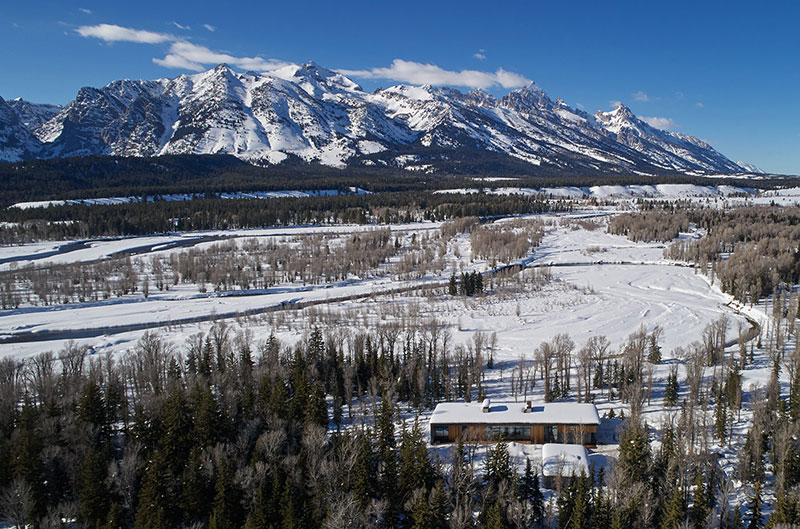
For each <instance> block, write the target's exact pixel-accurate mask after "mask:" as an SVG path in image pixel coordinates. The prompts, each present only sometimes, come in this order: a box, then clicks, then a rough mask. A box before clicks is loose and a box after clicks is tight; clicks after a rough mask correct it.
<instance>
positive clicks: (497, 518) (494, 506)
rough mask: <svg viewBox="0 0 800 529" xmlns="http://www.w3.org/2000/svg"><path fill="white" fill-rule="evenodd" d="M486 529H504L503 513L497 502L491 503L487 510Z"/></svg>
mask: <svg viewBox="0 0 800 529" xmlns="http://www.w3.org/2000/svg"><path fill="white" fill-rule="evenodd" d="M486 529H503V513H502V512H501V511H500V504H499V503H497V502H493V503H491V504H490V505H489V507H487V508H486Z"/></svg>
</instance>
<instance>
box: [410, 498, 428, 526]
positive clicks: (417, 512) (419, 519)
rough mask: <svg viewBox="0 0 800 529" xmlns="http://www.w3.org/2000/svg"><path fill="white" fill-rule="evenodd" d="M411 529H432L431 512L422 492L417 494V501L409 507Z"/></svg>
mask: <svg viewBox="0 0 800 529" xmlns="http://www.w3.org/2000/svg"><path fill="white" fill-rule="evenodd" d="M411 519H412V520H413V522H414V523H413V525H412V526H411V529H432V525H433V524H432V519H433V512H432V510H431V505H430V503H429V502H428V498H427V495H426V494H425V491H424V490H420V491H418V493H417V499H416V501H414V505H413V506H412V507H411Z"/></svg>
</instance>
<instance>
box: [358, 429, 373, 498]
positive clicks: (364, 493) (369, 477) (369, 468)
mask: <svg viewBox="0 0 800 529" xmlns="http://www.w3.org/2000/svg"><path fill="white" fill-rule="evenodd" d="M360 437H361V438H360V442H359V445H358V455H357V456H356V462H355V467H354V468H353V473H354V476H353V494H354V495H355V497H356V501H357V502H358V504H359V506H360V507H361V508H362V509H364V508H365V507H366V506H367V505H368V504H369V501H370V499H371V498H372V497H373V494H374V487H375V482H376V481H377V480H376V476H375V475H376V472H375V459H374V456H373V453H372V443H371V441H370V438H369V435H366V434H361V436H360Z"/></svg>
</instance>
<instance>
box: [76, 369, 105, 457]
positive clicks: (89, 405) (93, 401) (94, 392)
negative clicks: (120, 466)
mask: <svg viewBox="0 0 800 529" xmlns="http://www.w3.org/2000/svg"><path fill="white" fill-rule="evenodd" d="M78 418H79V419H80V420H81V421H83V422H85V423H87V424H88V425H90V426H91V427H92V428H93V429H94V430H95V432H94V435H93V442H94V443H95V445H96V446H99V444H100V443H101V442H103V441H107V440H108V423H107V421H106V406H105V402H104V401H103V392H102V391H101V389H100V386H99V385H98V384H97V383H96V382H95V381H94V380H93V379H89V381H88V382H87V383H86V384H85V385H84V386H83V391H82V392H81V398H80V404H79V406H78Z"/></svg>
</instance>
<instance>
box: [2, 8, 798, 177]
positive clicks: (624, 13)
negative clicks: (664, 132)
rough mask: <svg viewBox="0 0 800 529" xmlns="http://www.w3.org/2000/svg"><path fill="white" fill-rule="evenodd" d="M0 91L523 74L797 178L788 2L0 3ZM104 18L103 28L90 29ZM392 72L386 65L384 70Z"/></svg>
mask: <svg viewBox="0 0 800 529" xmlns="http://www.w3.org/2000/svg"><path fill="white" fill-rule="evenodd" d="M2 11H3V15H2V17H0V71H2V72H3V74H2V75H0V96H2V97H4V98H7V99H10V98H14V97H20V96H21V97H24V98H25V99H28V100H31V101H36V102H48V103H61V104H64V103H67V102H68V101H69V100H71V99H72V98H74V96H75V94H76V92H77V90H78V89H79V88H80V87H82V86H102V85H104V84H106V83H107V82H109V81H111V80H114V79H121V78H134V79H137V78H148V79H154V78H158V77H174V76H177V75H179V74H181V73H184V72H190V71H193V70H196V69H198V68H200V67H202V68H204V69H205V68H207V67H210V66H213V64H214V63H215V62H220V61H218V60H216V59H219V58H220V57H224V58H226V62H229V63H232V65H233V66H234V67H235V68H238V69H240V70H246V69H259V68H261V67H263V66H269V65H271V64H276V63H281V62H295V63H302V62H305V61H309V60H313V61H315V62H317V63H319V64H321V65H323V66H326V67H328V68H333V69H343V70H348V71H351V72H357V76H356V75H353V78H354V80H356V81H357V82H359V83H360V84H361V85H362V86H363V87H364V88H365V89H368V90H373V89H375V88H377V87H378V86H390V85H392V84H396V83H397V82H399V81H405V82H415V81H416V82H420V83H421V82H424V81H426V80H434V81H435V82H437V83H442V84H451V85H455V84H459V86H457V87H458V88H460V89H469V88H471V87H475V86H482V87H485V88H486V89H487V90H488V91H490V92H492V93H493V94H495V95H502V94H504V93H506V92H508V91H509V90H510V89H512V88H513V87H514V86H516V85H517V84H520V83H522V82H524V80H527V79H530V80H534V81H535V82H536V83H537V84H538V85H539V86H541V87H542V88H543V89H544V90H545V91H547V93H548V94H549V95H550V97H552V98H554V99H555V98H556V97H560V98H562V99H564V100H565V101H566V102H567V103H569V104H570V105H573V106H579V107H582V108H583V109H584V110H586V111H587V112H594V111H596V110H607V109H610V108H611V105H612V102H614V101H622V102H623V103H625V104H626V105H628V106H629V107H631V109H632V110H633V111H634V113H636V114H637V115H640V116H644V117H647V118H651V119H652V122H653V123H657V124H660V125H661V126H662V127H668V128H671V129H673V130H678V131H680V132H684V133H687V134H692V135H694V136H698V137H700V138H702V139H705V140H707V141H709V142H710V143H711V144H712V145H713V146H714V147H715V148H717V149H718V150H719V151H720V152H722V153H723V154H725V155H726V156H728V157H729V158H732V159H734V160H743V161H747V162H750V163H754V164H755V165H758V166H759V167H762V168H763V169H765V170H768V171H773V172H780V173H790V174H800V102H798V94H800V30H798V27H800V3H797V2H790V1H780V2H769V1H767V2H738V1H728V2H722V1H720V2H712V1H707V2H703V1H697V0H695V1H692V2H684V1H671V2H643V1H636V2H633V1H630V2H629V1H618V2H615V1H600V0H592V1H590V0H585V1H563V2H542V1H539V0H528V1H507V2H471V1H459V2H444V1H439V2H436V1H431V0H428V1H424V2H418V1H404V2H391V3H389V2H375V1H371V2H366V1H365V2H345V1H339V2H331V1H327V2H314V1H306V2H289V1H283V2H270V1H266V2H260V3H258V4H255V3H244V4H239V3H231V2H205V1H201V0H199V1H194V2H180V3H179V2H164V1H161V2H154V1H150V0H139V1H136V2H108V1H103V2H92V1H86V2H79V3H71V2H64V1H60V2H59V1H53V2H39V1H29V2H13V3H10V2H7V3H6V5H5V6H4V7H3V10H2ZM103 24H105V25H106V26H102V25H103ZM393 65H394V66H393Z"/></svg>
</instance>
